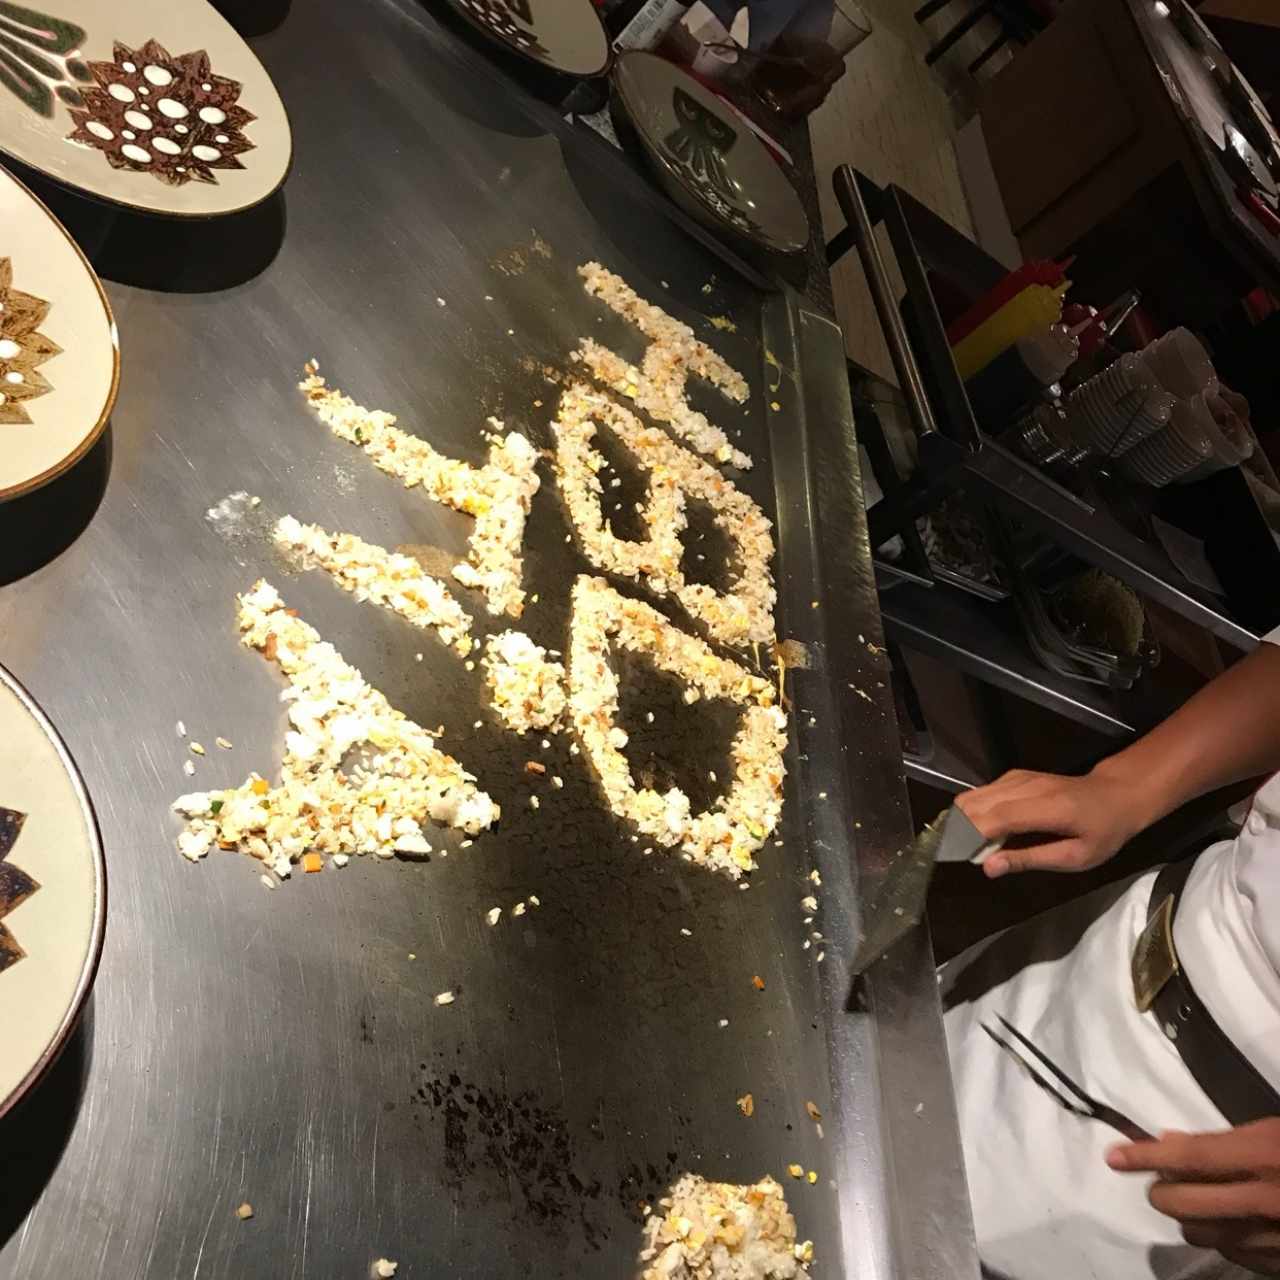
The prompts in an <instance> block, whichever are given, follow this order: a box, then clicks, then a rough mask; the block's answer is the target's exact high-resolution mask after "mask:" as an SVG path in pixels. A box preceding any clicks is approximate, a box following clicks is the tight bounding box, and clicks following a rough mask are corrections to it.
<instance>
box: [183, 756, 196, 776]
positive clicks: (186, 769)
mask: <svg viewBox="0 0 1280 1280" xmlns="http://www.w3.org/2000/svg"><path fill="white" fill-rule="evenodd" d="M182 772H183V773H185V774H186V775H187V777H188V778H194V777H195V773H196V767H195V765H193V764H192V763H191V761H190V760H184V761H183V762H182Z"/></svg>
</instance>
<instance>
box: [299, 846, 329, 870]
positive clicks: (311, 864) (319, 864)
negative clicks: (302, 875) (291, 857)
mask: <svg viewBox="0 0 1280 1280" xmlns="http://www.w3.org/2000/svg"><path fill="white" fill-rule="evenodd" d="M302 869H303V871H305V872H306V873H307V874H308V875H312V876H313V875H315V873H316V872H317V871H323V870H324V859H323V858H321V856H320V855H319V854H318V853H316V852H315V851H314V850H312V852H310V853H304V854H303V855H302Z"/></svg>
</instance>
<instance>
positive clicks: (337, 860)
mask: <svg viewBox="0 0 1280 1280" xmlns="http://www.w3.org/2000/svg"><path fill="white" fill-rule="evenodd" d="M329 861H330V862H332V863H333V865H334V866H335V867H345V866H346V865H347V863H348V862H350V861H351V855H350V854H349V853H335V854H334V855H333V857H332V858H330V859H329Z"/></svg>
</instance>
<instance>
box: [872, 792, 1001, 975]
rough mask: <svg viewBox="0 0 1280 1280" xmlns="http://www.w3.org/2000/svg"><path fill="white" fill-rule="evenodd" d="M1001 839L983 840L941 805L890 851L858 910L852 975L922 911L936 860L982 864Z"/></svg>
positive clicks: (961, 817) (953, 809)
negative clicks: (859, 924)
mask: <svg viewBox="0 0 1280 1280" xmlns="http://www.w3.org/2000/svg"><path fill="white" fill-rule="evenodd" d="M1000 844H1001V842H1000V841H999V840H988V839H987V838H986V836H984V835H983V834H982V832H981V831H979V830H978V828H977V827H975V826H974V825H973V823H972V822H970V821H969V819H968V818H966V817H965V816H964V814H963V813H961V812H960V810H959V809H957V808H956V807H955V806H954V805H953V806H952V807H951V808H949V809H944V810H943V811H942V812H941V813H940V814H939V815H938V816H937V817H936V818H935V819H934V820H933V821H932V822H930V823H929V824H928V825H927V826H926V827H925V828H924V830H923V831H921V832H920V834H919V835H918V836H916V838H915V839H914V840H913V841H912V842H911V843H910V844H909V845H907V846H906V847H905V848H902V849H899V850H898V852H897V853H896V854H894V857H893V861H892V862H891V863H890V865H889V869H888V870H887V871H886V872H885V874H884V879H883V880H882V881H881V882H880V885H879V886H878V887H877V889H876V890H875V892H874V893H873V894H872V896H871V897H870V899H869V900H868V901H867V902H866V903H865V904H864V906H863V909H862V933H861V936H860V937H859V939H858V949H857V951H856V952H855V953H854V957H853V974H854V976H855V977H857V976H858V975H859V974H861V973H864V972H866V970H867V969H868V968H869V967H870V966H871V965H873V964H874V963H875V962H876V961H877V960H879V959H880V957H881V956H882V955H884V953H885V952H886V951H888V950H889V948H890V947H891V946H893V944H894V943H895V942H897V941H898V939H899V938H901V937H902V935H903V934H904V933H906V932H907V931H908V930H910V929H913V928H915V926H916V925H917V924H919V923H920V920H921V918H922V917H923V915H924V906H925V897H926V896H927V894H928V892H929V881H930V880H932V879H933V868H934V867H935V866H936V865H937V864H938V863H939V862H978V863H980V862H982V861H983V860H984V859H985V858H986V857H987V856H988V855H989V854H992V853H994V852H995V851H996V850H997V849H998V848H999V847H1000Z"/></svg>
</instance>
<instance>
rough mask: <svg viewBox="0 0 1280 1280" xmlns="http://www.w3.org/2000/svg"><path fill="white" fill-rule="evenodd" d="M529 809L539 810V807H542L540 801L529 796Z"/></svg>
mask: <svg viewBox="0 0 1280 1280" xmlns="http://www.w3.org/2000/svg"><path fill="white" fill-rule="evenodd" d="M529 807H530V808H531V809H538V808H541V807H542V801H540V800H539V799H538V797H537V796H530V797H529Z"/></svg>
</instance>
